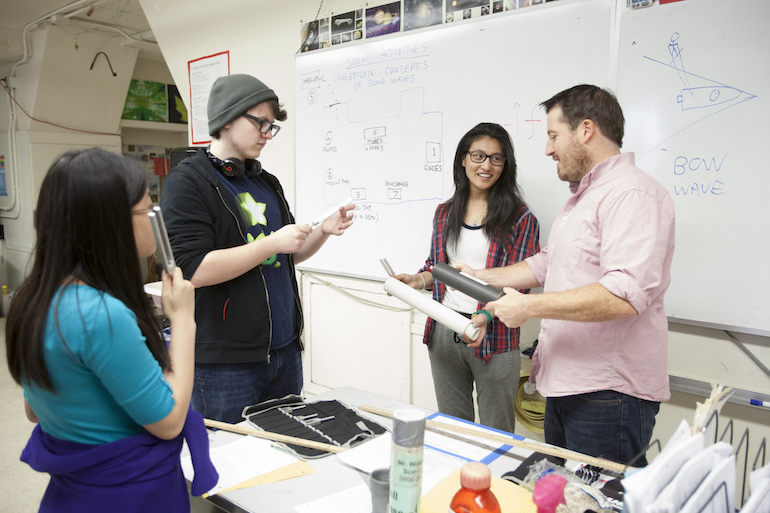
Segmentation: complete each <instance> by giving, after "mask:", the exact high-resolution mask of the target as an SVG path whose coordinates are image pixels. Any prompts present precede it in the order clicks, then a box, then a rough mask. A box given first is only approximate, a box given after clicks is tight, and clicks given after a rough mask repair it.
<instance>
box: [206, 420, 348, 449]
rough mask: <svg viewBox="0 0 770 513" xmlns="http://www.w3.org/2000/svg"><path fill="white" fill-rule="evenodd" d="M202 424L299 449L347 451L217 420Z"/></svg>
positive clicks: (334, 446)
mask: <svg viewBox="0 0 770 513" xmlns="http://www.w3.org/2000/svg"><path fill="white" fill-rule="evenodd" d="M203 423H204V424H206V425H207V426H208V427H213V428H217V429H221V430H222V431H230V432H232V433H239V434H241V435H249V436H255V437H257V438H264V439H266V440H272V441H274V442H283V443H285V444H293V445H299V446H301V447H308V448H310V449H318V450H319V451H326V452H335V453H336V452H343V451H347V448H345V447H340V446H338V445H332V444H325V443H322V442H314V441H312V440H305V439H304V438H297V437H295V436H288V435H281V434H279V433H271V432H270V431H261V430H259V429H252V428H247V427H243V426H236V425H235V424H228V423H227V422H220V421H218V420H211V419H203Z"/></svg>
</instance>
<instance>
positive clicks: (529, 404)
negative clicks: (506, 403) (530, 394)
mask: <svg viewBox="0 0 770 513" xmlns="http://www.w3.org/2000/svg"><path fill="white" fill-rule="evenodd" d="M527 381H529V373H526V374H522V375H521V377H519V391H518V393H517V394H516V401H515V402H514V408H515V411H516V418H517V419H518V421H519V422H521V424H522V425H523V426H524V427H525V428H527V429H529V430H530V431H532V432H533V433H538V434H541V433H543V422H544V420H545V402H543V401H537V400H532V399H526V398H525V397H526V394H525V393H524V383H526V382H527Z"/></svg>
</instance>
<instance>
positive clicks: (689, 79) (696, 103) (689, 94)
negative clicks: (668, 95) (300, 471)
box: [645, 56, 756, 116]
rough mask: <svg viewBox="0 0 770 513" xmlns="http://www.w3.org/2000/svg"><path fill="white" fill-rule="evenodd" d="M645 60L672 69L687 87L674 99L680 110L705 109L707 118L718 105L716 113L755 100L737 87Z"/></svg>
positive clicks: (753, 96)
mask: <svg viewBox="0 0 770 513" xmlns="http://www.w3.org/2000/svg"><path fill="white" fill-rule="evenodd" d="M645 59H649V60H651V61H653V62H656V63H658V64H661V65H663V66H667V67H669V68H672V69H674V70H675V71H676V72H677V73H678V74H679V77H680V78H682V81H683V82H685V83H686V85H687V87H685V88H683V89H682V90H681V91H680V94H679V95H678V96H677V98H676V101H677V103H679V104H680V105H681V106H682V110H691V109H707V110H706V111H704V114H706V115H707V116H709V115H711V114H715V113H716V112H714V111H713V110H712V108H713V107H717V106H718V105H722V107H721V108H719V109H717V112H718V111H722V110H724V109H726V108H729V107H734V106H736V105H738V104H739V103H743V102H745V101H748V100H751V99H752V98H756V95H754V94H751V93H748V92H746V91H742V90H740V89H738V88H737V87H732V86H729V85H726V84H722V83H721V82H717V81H716V80H711V79H709V78H705V77H701V76H699V75H696V74H694V73H690V72H688V71H684V70H682V69H679V68H677V67H676V66H675V65H673V64H668V63H665V62H661V61H658V60H656V59H652V58H650V57H646V56H645ZM683 75H685V76H686V80H685V78H683V77H682V76H683Z"/></svg>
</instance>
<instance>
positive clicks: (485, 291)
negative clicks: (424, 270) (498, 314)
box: [433, 262, 505, 304]
mask: <svg viewBox="0 0 770 513" xmlns="http://www.w3.org/2000/svg"><path fill="white" fill-rule="evenodd" d="M433 279H435V280H438V281H440V282H441V283H443V284H444V285H446V286H448V287H452V288H453V289H457V290H459V291H460V292H462V293H463V294H467V295H469V296H470V297H472V298H473V299H475V300H476V301H479V302H480V303H484V304H486V303H489V302H490V301H495V300H496V299H500V298H501V297H503V296H504V295H505V292H503V291H502V290H500V289H498V288H497V287H493V286H492V285H490V284H488V283H485V282H483V281H481V280H479V279H477V278H474V277H472V276H469V275H467V274H464V273H461V272H460V271H458V270H457V269H455V268H454V267H452V266H450V265H448V264H445V263H444V262H439V263H438V264H436V265H434V266H433Z"/></svg>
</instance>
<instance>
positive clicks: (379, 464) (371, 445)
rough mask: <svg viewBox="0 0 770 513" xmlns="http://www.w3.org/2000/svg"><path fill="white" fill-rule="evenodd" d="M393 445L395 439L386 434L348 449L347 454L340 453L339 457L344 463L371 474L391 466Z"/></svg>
mask: <svg viewBox="0 0 770 513" xmlns="http://www.w3.org/2000/svg"><path fill="white" fill-rule="evenodd" d="M392 444H393V439H392V438H391V436H390V433H384V434H382V435H380V436H378V437H376V438H375V439H374V440H368V441H366V442H364V443H362V444H358V445H357V446H355V447H353V448H352V449H348V450H347V451H345V452H340V453H338V454H337V457H338V458H339V459H340V460H342V462H343V463H346V464H348V465H350V466H351V467H354V468H357V469H358V470H361V471H362V472H366V473H367V474H371V473H372V472H373V471H374V470H376V469H378V468H386V467H389V466H390V450H391V445H392Z"/></svg>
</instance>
